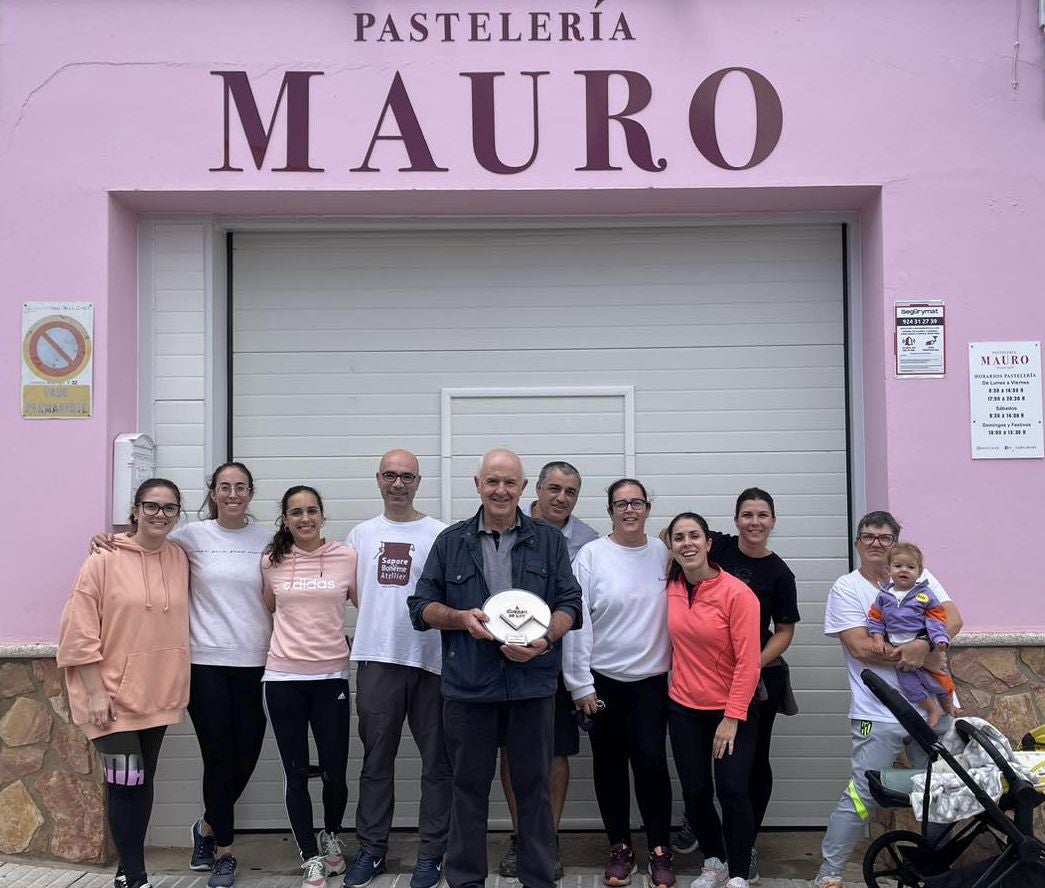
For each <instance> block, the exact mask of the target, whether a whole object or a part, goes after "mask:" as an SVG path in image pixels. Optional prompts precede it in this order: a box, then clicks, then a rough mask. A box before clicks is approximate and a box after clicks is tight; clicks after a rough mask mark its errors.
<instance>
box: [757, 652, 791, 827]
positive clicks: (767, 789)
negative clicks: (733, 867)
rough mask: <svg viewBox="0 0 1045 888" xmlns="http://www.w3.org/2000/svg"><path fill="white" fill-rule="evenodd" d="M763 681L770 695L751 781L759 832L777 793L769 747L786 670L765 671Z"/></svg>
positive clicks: (762, 710) (761, 712)
mask: <svg viewBox="0 0 1045 888" xmlns="http://www.w3.org/2000/svg"><path fill="white" fill-rule="evenodd" d="M762 681H763V683H764V684H765V686H766V693H767V694H768V695H769V696H768V698H767V699H766V700H764V701H763V702H761V703H759V704H757V705H758V732H757V735H756V739H755V756H754V760H753V761H752V763H751V782H750V786H749V788H748V797H749V798H750V799H751V812H752V814H753V815H754V817H755V835H756V836H757V835H758V833H759V832H760V831H761V829H762V821H763V820H765V817H766V808H768V807H769V799H770V797H771V796H772V795H773V768H772V767H771V766H770V763H769V750H770V746H771V745H772V743H773V723H774V722H775V721H776V716H777V712H778V711H779V710H780V700H781V698H782V697H783V696H784V670H783V668H778V667H776V666H771V667H770V668H768V669H763V670H762Z"/></svg>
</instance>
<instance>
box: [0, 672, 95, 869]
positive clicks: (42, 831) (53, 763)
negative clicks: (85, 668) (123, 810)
mask: <svg viewBox="0 0 1045 888" xmlns="http://www.w3.org/2000/svg"><path fill="white" fill-rule="evenodd" d="M71 721H72V720H71V718H70V715H69V703H68V698H67V697H66V694H65V683H64V679H63V676H62V672H61V670H59V669H58V668H57V666H56V665H55V661H54V659H53V658H48V659H37V660H17V659H11V660H5V661H0V853H3V854H15V855H17V854H24V855H26V856H31V857H35V858H42V859H58V860H65V861H74V862H77V863H98V864H105V863H110V862H111V861H112V860H113V859H114V855H113V853H112V849H111V844H110V842H109V841H108V838H107V836H106V824H105V810H104V804H103V802H104V796H103V794H102V793H103V790H102V780H101V766H100V763H99V760H98V756H97V754H96V753H95V750H94V747H93V746H92V745H91V743H90V742H89V741H88V740H87V738H86V737H84V735H83V733H82V732H81V731H80V729H79V728H77V727H76V726H75V725H73V724H72V723H71Z"/></svg>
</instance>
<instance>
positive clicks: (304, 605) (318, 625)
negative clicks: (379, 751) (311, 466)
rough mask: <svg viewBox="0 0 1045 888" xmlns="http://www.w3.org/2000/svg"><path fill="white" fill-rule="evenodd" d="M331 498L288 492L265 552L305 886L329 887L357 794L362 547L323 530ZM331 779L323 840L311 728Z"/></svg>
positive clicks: (282, 732)
mask: <svg viewBox="0 0 1045 888" xmlns="http://www.w3.org/2000/svg"><path fill="white" fill-rule="evenodd" d="M324 521H325V519H324V517H323V500H322V498H321V497H320V495H319V492H318V491H316V490H315V489H313V488H311V487H307V486H305V485H303V484H298V485H295V486H294V487H291V488H289V489H288V490H287V492H286V493H284V494H283V499H282V502H281V506H280V517H279V522H278V523H279V530H277V531H276V535H275V536H274V537H273V538H272V544H271V546H270V547H269V549H268V551H267V552H266V553H265V555H264V556H262V559H261V573H262V577H263V582H262V590H263V595H264V600H265V604H266V605H268V608H269V610H271V611H272V612H273V625H272V641H271V644H270V646H269V653H268V659H267V661H266V664H265V674H264V676H263V678H262V681H263V682H264V684H265V705H266V706H267V707H268V714H269V722H270V723H271V724H272V733H273V734H275V736H276V746H277V747H278V748H279V756H280V759H281V760H282V762H283V774H284V779H285V790H286V796H285V800H286V806H287V814H288V815H289V817H290V826H291V829H292V830H293V832H294V838H295V839H296V840H297V843H298V849H299V851H300V853H301V859H302V860H303V861H304V867H303V868H304V871H305V872H304V877H303V879H302V888H324V886H325V885H326V878H327V876H330V875H336V874H339V873H342V872H344V870H345V859H344V850H343V848H342V845H341V840H340V838H339V836H338V833H339V832H340V831H341V819H342V817H344V814H345V806H346V805H347V803H348V783H347V782H346V779H345V771H346V769H347V767H348V739H349V718H350V716H351V706H350V704H349V694H348V642H347V641H346V640H345V632H344V623H345V604H346V602H347V601H348V600H349V596H350V595H351V594H353V593H354V591H355V582H356V550H355V549H353V548H351V547H349V546H346V545H345V544H344V543H337V542H329V543H328V542H327V541H326V540H325V539H324V538H323V523H324ZM309 728H311V729H312V737H313V739H314V740H315V741H316V751H317V754H318V757H319V770H320V777H321V778H322V780H323V830H322V831H321V832H320V834H319V838H318V840H317V838H316V834H315V831H314V829H313V826H312V798H311V796H310V795H309V791H308V777H309V773H308V772H309V748H308V732H309Z"/></svg>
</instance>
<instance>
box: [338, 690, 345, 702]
mask: <svg viewBox="0 0 1045 888" xmlns="http://www.w3.org/2000/svg"><path fill="white" fill-rule="evenodd" d="M337 698H338V700H344V699H345V692H344V691H342V692H341V693H340V694H338V695H337Z"/></svg>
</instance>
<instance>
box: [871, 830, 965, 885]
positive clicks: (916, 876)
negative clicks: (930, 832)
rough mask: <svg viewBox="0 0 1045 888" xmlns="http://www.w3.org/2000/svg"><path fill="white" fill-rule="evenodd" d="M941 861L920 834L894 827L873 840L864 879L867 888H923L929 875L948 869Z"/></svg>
mask: <svg viewBox="0 0 1045 888" xmlns="http://www.w3.org/2000/svg"><path fill="white" fill-rule="evenodd" d="M934 857H935V858H936V860H935V861H934V859H933V858H934ZM940 864H941V861H940V860H939V856H938V855H937V854H936V853H935V852H934V851H933V850H932V849H931V848H930V847H929V843H928V842H926V840H925V838H924V837H923V836H922V835H921V834H919V833H916V832H911V831H909V830H902V829H900V830H892V831H891V832H887V833H884V834H883V835H880V836H879V837H878V838H877V839H875V840H874V841H873V842H871V844H870V846H869V847H868V849H867V853H866V854H864V881H865V882H866V883H867V885H868V888H924V886H925V880H926V879H927V878H929V877H930V876H934V875H937V874H938V873H940V872H944V871H946V869H947V866H946V864H944V865H943V866H941V865H940Z"/></svg>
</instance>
